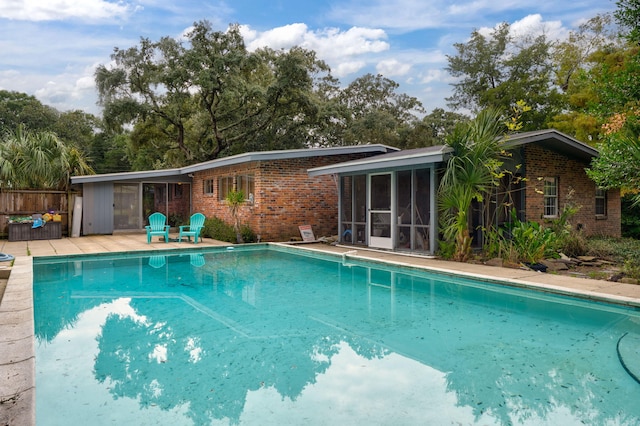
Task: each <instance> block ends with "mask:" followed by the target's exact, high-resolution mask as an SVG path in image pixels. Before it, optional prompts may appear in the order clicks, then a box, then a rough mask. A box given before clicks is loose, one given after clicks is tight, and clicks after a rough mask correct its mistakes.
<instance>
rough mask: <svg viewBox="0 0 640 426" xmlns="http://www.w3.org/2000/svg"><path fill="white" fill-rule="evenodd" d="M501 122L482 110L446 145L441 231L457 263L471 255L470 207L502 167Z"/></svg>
mask: <svg viewBox="0 0 640 426" xmlns="http://www.w3.org/2000/svg"><path fill="white" fill-rule="evenodd" d="M501 120H502V119H501V115H500V113H499V112H498V111H496V110H490V109H488V110H484V111H482V112H480V113H479V114H478V115H477V116H476V118H475V119H474V120H472V121H471V122H469V123H464V124H461V125H459V126H458V127H456V129H455V130H454V132H453V133H452V134H451V135H450V136H449V137H448V138H447V141H446V144H447V145H448V146H449V147H451V149H452V152H451V154H450V156H449V158H448V159H447V162H446V168H445V171H444V174H443V176H442V180H441V182H440V187H439V189H438V200H439V209H440V211H441V215H440V220H441V231H442V233H443V237H444V241H445V243H447V244H449V245H450V246H452V247H454V250H453V259H454V260H457V261H460V262H464V261H466V260H468V258H469V256H470V254H471V242H472V237H471V235H470V234H469V217H468V215H469V212H470V208H471V203H472V202H473V200H477V201H482V200H483V197H484V194H485V193H486V192H487V191H488V190H489V189H490V188H491V187H492V185H493V184H494V180H495V177H496V172H497V171H498V169H499V168H500V166H501V165H502V162H501V161H500V160H499V156H500V152H501V146H502V140H501V139H500V138H499V136H500V135H501V133H502V132H503V130H504V125H503V123H502V121H501Z"/></svg>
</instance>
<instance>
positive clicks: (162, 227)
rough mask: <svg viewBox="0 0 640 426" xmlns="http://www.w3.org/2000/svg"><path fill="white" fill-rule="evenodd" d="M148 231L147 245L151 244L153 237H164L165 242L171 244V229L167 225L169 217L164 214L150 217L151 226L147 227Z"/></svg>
mask: <svg viewBox="0 0 640 426" xmlns="http://www.w3.org/2000/svg"><path fill="white" fill-rule="evenodd" d="M145 228H146V229H147V244H150V243H151V237H153V236H154V235H157V236H162V237H164V242H165V243H168V242H169V228H170V226H169V225H167V217H166V216H165V215H163V214H162V213H154V214H152V215H151V216H149V224H148V225H147V226H145Z"/></svg>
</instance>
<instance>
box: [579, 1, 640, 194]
mask: <svg viewBox="0 0 640 426" xmlns="http://www.w3.org/2000/svg"><path fill="white" fill-rule="evenodd" d="M616 4H617V5H618V10H616V11H615V12H614V16H615V18H616V20H617V21H618V23H619V25H620V26H621V27H622V28H623V29H626V30H627V31H628V33H626V34H623V36H625V37H626V38H627V40H629V41H630V42H633V43H634V44H633V45H627V46H623V47H622V48H618V49H615V50H612V51H609V52H603V54H602V55H601V59H600V63H599V66H598V67H595V70H594V72H592V79H593V83H594V91H595V92H596V94H597V96H598V102H597V103H596V104H594V105H592V108H591V110H592V111H593V113H594V114H596V115H598V116H599V117H603V118H604V119H605V120H606V122H605V125H604V126H603V133H604V137H603V140H602V142H601V143H600V144H599V145H598V148H599V150H600V155H599V156H598V157H597V158H596V159H594V160H593V161H592V164H591V169H590V170H588V174H589V176H590V177H591V178H592V179H593V180H595V181H596V183H597V184H598V185H599V186H600V187H602V188H622V189H623V190H625V191H628V192H631V193H634V194H636V195H635V197H634V198H635V203H636V204H640V47H639V46H638V41H639V40H638V20H637V19H638V16H640V12H639V9H638V6H639V4H638V2H637V1H632V0H621V1H618V2H617V3H616Z"/></svg>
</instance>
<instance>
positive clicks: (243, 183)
mask: <svg viewBox="0 0 640 426" xmlns="http://www.w3.org/2000/svg"><path fill="white" fill-rule="evenodd" d="M236 185H237V187H238V192H240V191H242V193H243V194H244V198H245V201H247V202H249V203H253V194H254V192H255V179H254V177H253V175H252V174H246V175H238V176H236Z"/></svg>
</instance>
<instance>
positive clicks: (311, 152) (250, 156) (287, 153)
mask: <svg viewBox="0 0 640 426" xmlns="http://www.w3.org/2000/svg"><path fill="white" fill-rule="evenodd" d="M390 151H399V149H398V148H394V147H391V146H387V145H382V144H372V145H353V146H341V147H332V148H304V149H289V150H284V151H258V152H248V153H245V154H238V155H233V156H230V157H224V158H219V159H216V160H211V161H206V162H204V163H198V164H193V165H191V166H186V167H183V168H182V172H183V173H194V172H199V171H203V170H210V169H215V168H218V167H224V166H232V165H236V164H242V163H249V162H252V161H269V160H289V159H294V158H308V157H322V156H330V155H345V154H361V153H376V152H378V153H387V152H390Z"/></svg>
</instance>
